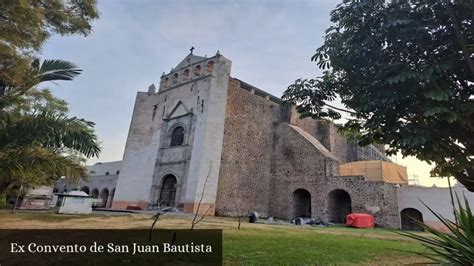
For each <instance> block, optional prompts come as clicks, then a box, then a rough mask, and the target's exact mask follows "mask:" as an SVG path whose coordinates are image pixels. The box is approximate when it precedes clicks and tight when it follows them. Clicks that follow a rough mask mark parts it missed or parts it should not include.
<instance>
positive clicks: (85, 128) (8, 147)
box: [0, 89, 100, 194]
mask: <svg viewBox="0 0 474 266" xmlns="http://www.w3.org/2000/svg"><path fill="white" fill-rule="evenodd" d="M67 111H68V108H67V103H66V102H65V101H64V100H61V99H58V98H55V97H54V96H53V95H52V94H51V92H50V91H49V90H47V89H44V90H37V89H31V90H28V92H27V93H25V94H24V95H22V96H21V97H19V98H18V101H17V102H16V103H15V104H14V105H11V106H9V108H8V115H7V116H6V117H5V118H4V119H2V120H0V194H3V193H7V192H9V191H10V190H11V189H12V188H14V187H15V186H17V185H18V184H19V183H20V179H21V180H23V181H24V182H25V183H26V184H29V185H45V184H51V183H52V182H53V181H54V180H56V179H57V178H59V177H61V176H67V177H68V178H71V179H72V180H79V179H81V178H84V177H86V176H87V173H86V172H85V167H84V166H83V163H84V158H85V157H92V156H97V155H98V154H99V152H100V147H99V144H98V143H97V137H96V136H95V134H94V129H93V127H94V123H92V122H89V121H85V120H83V119H78V118H76V117H72V118H69V117H68V116H67Z"/></svg>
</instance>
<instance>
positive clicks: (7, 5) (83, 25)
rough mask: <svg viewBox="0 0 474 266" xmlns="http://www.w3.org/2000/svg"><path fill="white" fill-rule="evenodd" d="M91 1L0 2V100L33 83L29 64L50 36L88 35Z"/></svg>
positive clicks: (93, 5)
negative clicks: (9, 90) (8, 91)
mask: <svg viewBox="0 0 474 266" xmlns="http://www.w3.org/2000/svg"><path fill="white" fill-rule="evenodd" d="M97 17H98V12H97V10H96V1H95V0H81V1H76V0H6V1H0V40H1V41H0V97H1V96H2V95H3V94H4V90H5V88H10V89H26V88H30V87H32V85H31V84H32V83H35V82H37V81H36V78H37V77H36V76H35V75H34V71H35V69H34V66H32V62H33V60H34V59H35V57H36V55H37V53H38V52H39V51H40V50H41V47H42V46H43V44H44V43H45V41H46V40H47V39H48V37H49V36H50V35H51V34H54V33H57V34H60V35H68V34H82V35H87V34H89V33H90V32H91V29H92V26H91V21H92V20H94V19H96V18H97Z"/></svg>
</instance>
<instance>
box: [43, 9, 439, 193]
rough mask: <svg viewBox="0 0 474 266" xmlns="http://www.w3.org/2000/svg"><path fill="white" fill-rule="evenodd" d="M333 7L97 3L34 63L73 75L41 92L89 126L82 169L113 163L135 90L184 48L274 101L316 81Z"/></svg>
mask: <svg viewBox="0 0 474 266" xmlns="http://www.w3.org/2000/svg"><path fill="white" fill-rule="evenodd" d="M339 2H340V0H338V1H335V0H314V1H302V0H288V1H281V0H273V1H250V0H249V1H243V0H242V1H222V0H220V1H219V0H215V1H209V0H199V1H185V0H177V1H172V0H168V1H158V0H149V1H147V0H135V1H133V0H127V1H125V0H98V10H99V13H100V18H99V19H98V20H96V21H94V22H93V32H92V33H91V34H90V35H89V36H87V37H84V36H66V37H64V36H53V37H52V38H50V39H49V41H48V43H47V44H46V45H45V47H44V48H43V50H42V58H43V59H63V60H68V61H71V62H74V63H75V64H77V65H78V66H79V67H80V68H81V69H83V73H82V74H81V75H80V76H79V77H77V78H76V79H75V80H74V81H72V82H60V83H58V84H45V85H46V86H47V87H49V88H51V89H52V90H53V92H54V94H55V95H56V96H58V97H59V98H63V99H65V100H66V101H67V102H68V103H69V107H70V113H71V115H73V116H77V117H80V118H84V119H86V120H90V121H94V122H95V123H96V133H97V135H98V138H99V140H100V142H101V145H102V149H103V151H102V154H101V156H100V157H99V158H92V159H89V160H88V164H93V163H96V162H99V161H100V162H107V161H116V160H121V159H122V156H123V151H124V148H125V142H126V139H127V134H128V129H129V126H130V121H131V116H132V111H133V105H134V101H135V96H136V93H137V91H146V90H147V88H148V86H149V85H150V84H152V83H155V84H156V85H158V84H159V80H160V76H161V74H162V73H163V72H166V73H167V72H169V71H170V70H171V68H172V67H174V66H176V65H177V64H178V63H179V62H180V61H181V60H182V59H183V58H184V57H185V56H186V55H187V54H188V53H189V49H190V48H191V46H193V47H195V50H194V54H196V55H201V56H203V55H208V56H212V55H214V54H215V53H216V52H217V50H219V51H220V53H221V54H222V55H224V56H225V57H226V58H228V59H230V60H231V61H232V73H231V75H232V76H233V77H237V78H239V79H241V80H244V81H246V82H248V83H250V84H252V85H254V86H256V87H258V88H261V89H263V90H265V91H267V92H269V93H271V94H273V95H275V96H281V95H282V93H283V91H284V90H285V89H286V87H287V86H288V85H289V84H291V83H292V82H293V81H294V80H296V79H298V78H312V77H317V76H319V75H320V74H321V71H320V70H319V69H318V67H317V66H316V64H315V63H314V62H311V60H310V58H311V56H312V55H313V53H314V51H315V50H316V48H317V47H319V46H320V45H321V44H322V42H323V37H324V31H325V30H326V29H327V28H328V27H329V25H330V20H329V14H330V12H331V10H332V9H334V7H335V6H336V5H337V4H338V3H339ZM394 159H395V160H396V161H397V162H398V163H399V164H402V165H405V166H408V173H409V176H414V175H417V176H418V178H419V183H420V184H422V185H427V186H431V185H433V184H436V185H437V186H445V185H446V182H447V181H446V180H440V179H433V178H429V174H428V172H429V170H430V167H429V166H428V165H426V164H424V163H421V162H420V161H418V160H416V159H414V158H405V159H403V158H401V156H397V158H394Z"/></svg>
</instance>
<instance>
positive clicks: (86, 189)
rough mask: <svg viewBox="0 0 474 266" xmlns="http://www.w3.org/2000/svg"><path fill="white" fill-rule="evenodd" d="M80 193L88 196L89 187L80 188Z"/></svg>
mask: <svg viewBox="0 0 474 266" xmlns="http://www.w3.org/2000/svg"><path fill="white" fill-rule="evenodd" d="M81 191H83V192H85V193H86V194H87V195H89V187H88V186H84V187H82V188H81Z"/></svg>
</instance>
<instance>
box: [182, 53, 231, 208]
mask: <svg viewBox="0 0 474 266" xmlns="http://www.w3.org/2000/svg"><path fill="white" fill-rule="evenodd" d="M214 61H215V63H214V64H215V65H214V72H213V74H212V77H211V78H210V84H209V88H208V89H207V90H205V91H203V94H202V98H203V99H204V100H205V104H204V110H203V113H202V115H201V116H200V119H198V121H197V123H196V129H195V132H194V143H193V149H192V154H191V162H190V168H189V172H188V180H187V190H186V193H185V195H184V202H188V203H189V202H198V201H199V199H200V197H201V194H202V192H203V191H204V196H203V201H202V202H203V203H215V200H216V194H217V185H218V180H219V169H220V161H221V154H222V145H223V141H224V122H225V108H226V103H227V89H228V82H229V77H230V70H231V61H230V60H228V59H226V58H224V57H223V56H218V57H217V58H216V59H215V60H214ZM208 175H209V178H208V181H207V183H206V187H205V190H204V189H203V187H204V184H205V182H206V178H207V176H208Z"/></svg>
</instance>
